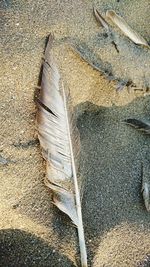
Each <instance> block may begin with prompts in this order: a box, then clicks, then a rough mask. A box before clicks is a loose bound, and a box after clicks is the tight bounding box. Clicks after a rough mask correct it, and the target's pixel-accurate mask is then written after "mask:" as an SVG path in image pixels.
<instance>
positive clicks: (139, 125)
mask: <svg viewBox="0 0 150 267" xmlns="http://www.w3.org/2000/svg"><path fill="white" fill-rule="evenodd" d="M125 122H126V123H127V124H129V125H131V126H133V127H134V128H136V129H138V130H141V131H143V132H145V133H147V134H150V124H149V123H148V122H147V123H146V122H143V121H141V120H137V119H127V120H125Z"/></svg>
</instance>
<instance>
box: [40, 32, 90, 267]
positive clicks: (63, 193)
mask: <svg viewBox="0 0 150 267" xmlns="http://www.w3.org/2000/svg"><path fill="white" fill-rule="evenodd" d="M52 42H53V36H52V35H50V36H49V41H48V44H47V47H46V50H45V60H44V63H43V73H42V82H41V92H40V98H39V101H38V114H37V128H38V137H39V141H40V145H41V148H42V154H43V157H44V159H45V160H46V178H45V184H46V186H48V187H49V188H50V189H51V190H52V192H53V202H54V204H55V205H56V206H57V207H58V208H59V209H60V210H61V211H63V212H64V213H66V214H67V215H68V216H69V217H70V218H71V220H72V221H73V223H74V224H75V225H76V226H77V229H78V236H79V245H80V252H81V265H82V267H87V255H86V247H85V239H84V231H83V222H82V213H81V201H80V192H79V186H78V181H77V169H78V159H79V152H80V136H79V132H78V130H77V127H76V124H75V118H74V115H73V110H72V108H71V100H70V95H69V93H68V92H67V93H66V90H65V89H64V87H63V83H62V81H61V77H60V74H59V71H58V68H57V66H56V64H55V62H54V59H53V56H52V51H51V50H52Z"/></svg>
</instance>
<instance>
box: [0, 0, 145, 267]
mask: <svg viewBox="0 0 150 267" xmlns="http://www.w3.org/2000/svg"><path fill="white" fill-rule="evenodd" d="M143 2H144V3H143ZM148 2H149V1H148V0H145V1H141V0H137V1H135V0H132V1H129V0H128V1H123V0H120V1H119V0H118V1H115V0H112V1H111V0H109V1H104V0H101V1H98V0H97V1H88V0H76V1H71V0H70V1H67V0H63V1H58V0H57V1H54V0H48V1H45V0H38V1H32V0H30V1H29V0H27V1H25V0H18V1H13V0H5V1H4V0H3V1H1V3H0V5H1V11H0V12H1V30H0V31H1V32H0V35H1V52H2V53H1V56H0V58H1V65H0V76H1V84H2V85H1V102H2V103H1V113H2V116H1V124H0V125H1V147H0V153H1V157H2V158H3V160H2V158H1V162H2V167H1V178H0V211H1V212H0V229H1V230H0V266H2V267H14V266H15V267H24V266H28V267H32V266H36V267H46V266H51V267H52V266H60V267H61V266H64V267H67V266H68V267H69V266H80V258H79V257H80V255H79V249H78V240H77V235H76V229H75V228H74V227H73V226H72V224H71V222H70V221H69V219H68V218H66V216H65V215H63V214H62V213H61V212H60V211H58V210H57V209H56V208H55V207H54V206H53V205H52V204H51V202H50V192H49V190H48V189H47V188H45V186H44V183H43V178H44V175H45V165H44V162H43V159H42V156H41V151H40V147H39V144H38V141H37V135H36V129H35V114H36V106H35V102H34V97H35V94H36V89H35V88H36V86H37V84H38V79H39V72H40V66H41V62H42V56H43V51H44V46H45V40H46V37H47V36H48V34H49V33H50V32H53V33H54V34H55V38H56V43H57V44H56V46H55V49H54V50H55V55H56V58H57V63H58V65H59V68H60V70H61V74H62V77H63V80H64V81H65V82H67V84H68V86H69V88H70V91H71V96H72V99H73V104H74V107H75V112H76V113H77V116H78V128H79V131H80V134H81V144H82V147H81V164H80V173H81V175H82V176H83V177H84V179H85V193H84V197H83V221H84V226H85V236H86V243H87V250H88V261H89V266H93V267H102V266H103V267H104V266H105V267H132V266H137V267H140V266H143V267H148V266H150V242H149V241H150V230H149V229H150V228H149V227H150V215H149V214H148V213H147V212H146V210H145V207H144V204H143V199H142V195H141V163H142V162H144V159H145V158H146V157H147V155H148V152H149V149H150V139H149V136H146V135H144V134H142V133H139V132H137V131H136V130H135V129H133V128H130V127H129V126H127V125H125V124H124V123H122V121H123V120H124V119H127V118H131V117H132V118H133V117H135V118H141V119H150V96H148V94H147V95H145V94H144V93H143V92H140V91H136V92H130V93H129V92H128V91H127V90H125V91H123V92H121V93H120V94H118V93H116V91H115V89H114V84H113V82H111V83H108V81H107V80H106V79H105V78H104V77H102V76H100V73H99V72H97V71H94V70H93V69H92V68H91V67H90V66H88V65H87V63H85V62H84V61H83V60H81V59H80V58H79V56H78V55H76V54H75V53H74V52H73V51H72V50H71V49H70V47H69V46H68V45H67V44H66V43H64V42H62V39H63V38H65V37H74V36H76V37H78V38H79V39H82V40H84V38H85V39H86V37H87V36H89V35H90V34H92V33H93V32H97V31H98V28H97V27H98V26H97V23H96V22H95V19H94V17H93V15H92V7H93V5H95V6H97V7H99V8H100V9H101V10H102V11H105V10H107V8H109V9H110V8H112V9H115V10H116V11H117V12H119V13H120V14H121V15H123V16H124V17H125V19H127V20H129V21H130V25H131V26H132V27H133V28H134V29H138V32H139V33H141V34H142V35H143V36H144V37H145V38H148V37H149V36H150V28H149V25H148V19H149V12H148V10H149V9H150V7H149V3H148ZM110 53H111V51H110ZM139 68H140V66H139Z"/></svg>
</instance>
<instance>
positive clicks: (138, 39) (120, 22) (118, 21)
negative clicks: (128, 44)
mask: <svg viewBox="0 0 150 267" xmlns="http://www.w3.org/2000/svg"><path fill="white" fill-rule="evenodd" d="M106 18H109V19H110V20H111V21H112V22H113V23H114V24H115V25H116V26H117V27H118V28H119V29H120V30H121V31H122V32H123V33H124V34H125V35H126V36H127V37H128V38H129V39H131V40H132V41H133V42H134V43H135V44H138V45H144V46H146V47H149V44H148V43H147V41H146V40H145V39H144V38H143V37H142V36H140V35H139V34H138V33H137V32H136V31H134V30H133V29H132V28H131V27H130V26H129V25H128V24H127V22H126V21H125V20H124V19H123V18H121V17H120V16H118V15H117V14H116V13H115V11H113V10H108V11H107V12H106Z"/></svg>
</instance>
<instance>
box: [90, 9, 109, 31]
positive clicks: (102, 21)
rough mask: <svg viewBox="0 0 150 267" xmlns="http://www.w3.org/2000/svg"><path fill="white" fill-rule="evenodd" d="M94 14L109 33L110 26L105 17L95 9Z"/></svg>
mask: <svg viewBox="0 0 150 267" xmlns="http://www.w3.org/2000/svg"><path fill="white" fill-rule="evenodd" d="M93 13H94V15H95V17H96V19H97V21H98V22H100V24H101V25H102V26H103V27H104V28H105V29H106V30H107V31H109V30H110V28H109V25H108V23H107V21H106V20H105V19H104V17H103V16H102V15H101V14H100V13H99V11H98V10H97V9H96V8H93Z"/></svg>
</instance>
